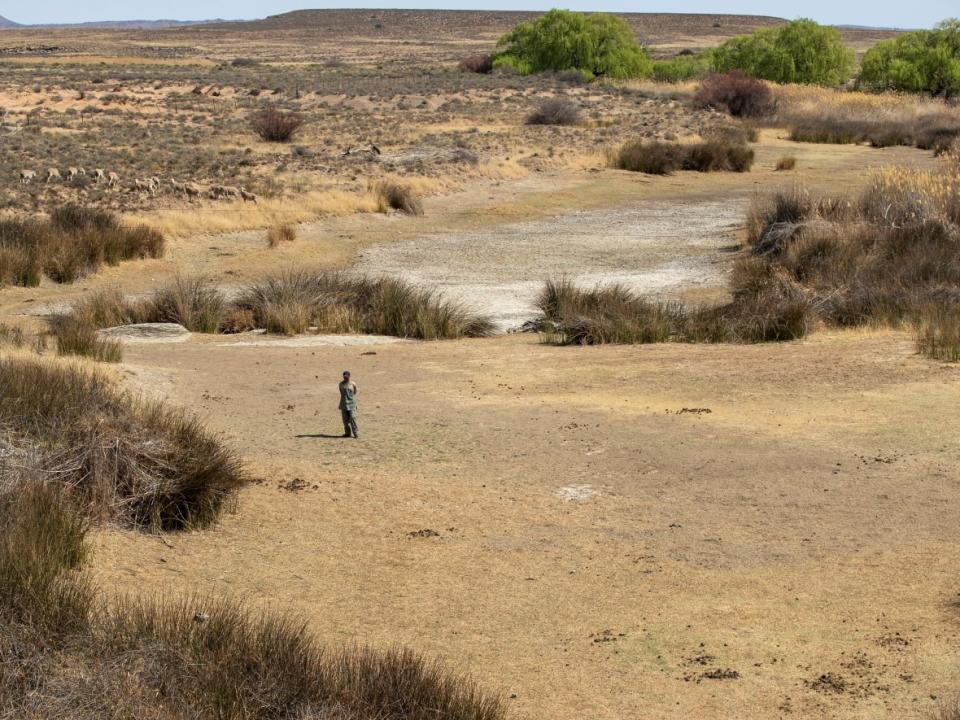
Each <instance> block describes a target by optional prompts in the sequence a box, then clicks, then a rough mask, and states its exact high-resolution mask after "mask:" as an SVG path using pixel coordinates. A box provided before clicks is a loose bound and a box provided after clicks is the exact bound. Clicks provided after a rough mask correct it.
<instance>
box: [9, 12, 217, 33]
mask: <svg viewBox="0 0 960 720" xmlns="http://www.w3.org/2000/svg"><path fill="white" fill-rule="evenodd" d="M224 22H228V21H227V20H223V19H222V18H217V19H215V20H105V21H101V22H84V23H44V24H42V25H23V24H21V23H15V22H14V21H13V20H7V18H5V17H3V16H2V15H0V29H2V28H84V29H88V30H96V29H97V28H103V29H115V30H164V29H166V28H178V27H188V26H192V25H209V24H211V23H224Z"/></svg>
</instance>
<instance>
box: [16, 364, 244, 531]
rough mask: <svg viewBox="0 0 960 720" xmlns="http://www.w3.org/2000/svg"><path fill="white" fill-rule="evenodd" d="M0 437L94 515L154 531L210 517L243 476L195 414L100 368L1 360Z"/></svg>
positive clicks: (21, 460)
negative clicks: (137, 391)
mask: <svg viewBox="0 0 960 720" xmlns="http://www.w3.org/2000/svg"><path fill="white" fill-rule="evenodd" d="M0 395H2V396H3V398H4V402H3V404H2V407H0V436H4V437H7V438H9V441H8V442H9V444H10V447H11V448H12V451H11V452H12V453H13V455H12V456H13V457H15V458H17V464H18V465H19V466H21V467H24V466H25V467H29V468H34V469H36V471H37V472H40V473H42V474H44V475H45V476H47V477H49V478H53V479H55V480H56V482H57V483H58V484H61V485H63V486H66V487H68V488H69V489H70V490H71V491H72V492H73V493H74V494H75V495H76V497H77V498H78V499H79V501H80V502H82V504H83V505H84V506H85V507H86V508H88V511H89V512H90V514H91V515H94V516H97V517H105V518H111V519H114V520H116V521H119V522H123V523H125V524H129V525H133V526H139V527H152V528H181V527H196V526H201V527H202V526H205V525H209V524H211V523H212V522H214V521H215V520H216V519H217V517H218V516H219V514H220V512H221V511H222V509H223V508H224V506H225V504H226V503H227V502H228V501H229V500H230V499H231V498H232V497H233V495H234V493H235V492H236V490H237V489H238V488H239V487H240V486H241V485H242V484H243V483H244V475H243V472H242V471H241V469H240V463H239V461H238V459H237V458H236V456H235V455H234V454H233V452H232V451H231V450H229V449H227V448H226V446H224V445H223V443H222V442H221V441H220V440H219V439H218V438H216V437H214V436H213V435H211V434H210V433H208V432H207V431H206V430H205V429H204V428H203V427H202V426H201V425H200V424H199V423H198V422H197V420H195V419H193V418H191V417H189V416H187V415H185V414H183V413H180V412H178V411H174V410H170V409H169V408H167V407H165V406H163V405H162V404H159V403H156V402H151V401H147V400H142V399H138V398H135V397H133V396H131V395H129V394H127V393H125V392H123V391H121V390H119V389H118V388H117V387H115V385H114V384H113V382H112V381H111V380H109V379H108V378H107V377H106V376H105V375H104V374H102V373H100V372H98V371H93V370H89V369H86V368H84V367H82V366H76V365H71V364H61V363H54V362H47V361H43V360H41V359H36V358H29V357H19V356H12V357H4V358H0Z"/></svg>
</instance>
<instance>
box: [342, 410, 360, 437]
mask: <svg viewBox="0 0 960 720" xmlns="http://www.w3.org/2000/svg"><path fill="white" fill-rule="evenodd" d="M340 415H341V417H343V434H344V435H353V437H357V434H358V432H357V411H356V410H341V411H340Z"/></svg>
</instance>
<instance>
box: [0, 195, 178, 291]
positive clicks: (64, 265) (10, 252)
mask: <svg viewBox="0 0 960 720" xmlns="http://www.w3.org/2000/svg"><path fill="white" fill-rule="evenodd" d="M164 245H165V242H164V238H163V235H162V234H161V233H159V232H158V231H157V230H155V229H152V228H148V227H145V226H135V227H125V226H124V225H122V224H121V223H120V221H119V220H118V218H117V217H116V216H115V215H113V214H112V213H109V212H107V211H104V210H98V209H94V208H85V207H81V206H79V205H65V206H62V207H60V208H58V209H56V210H54V211H53V212H52V213H51V214H50V217H49V219H48V220H37V219H26V220H0V286H2V285H4V284H14V285H24V286H35V285H38V284H39V283H40V278H41V277H42V276H43V275H46V276H47V277H49V278H50V279H51V280H53V281H54V282H58V283H69V282H74V281H75V280H78V279H79V278H81V277H84V276H85V275H89V274H91V273H95V272H97V270H99V269H100V268H101V267H102V266H103V265H105V264H106V265H117V264H119V263H120V262H122V261H124V260H133V259H137V258H147V257H150V258H159V257H162V256H163V252H164Z"/></svg>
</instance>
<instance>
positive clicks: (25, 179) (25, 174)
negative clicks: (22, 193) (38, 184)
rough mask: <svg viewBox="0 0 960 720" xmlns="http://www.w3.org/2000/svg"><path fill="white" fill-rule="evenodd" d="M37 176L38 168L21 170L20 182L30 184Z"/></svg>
mask: <svg viewBox="0 0 960 720" xmlns="http://www.w3.org/2000/svg"><path fill="white" fill-rule="evenodd" d="M36 178H37V171H36V170H21V171H20V184H21V185H29V184H30V183H32V182H33V181H34V180H36Z"/></svg>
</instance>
